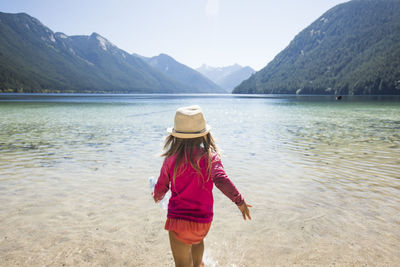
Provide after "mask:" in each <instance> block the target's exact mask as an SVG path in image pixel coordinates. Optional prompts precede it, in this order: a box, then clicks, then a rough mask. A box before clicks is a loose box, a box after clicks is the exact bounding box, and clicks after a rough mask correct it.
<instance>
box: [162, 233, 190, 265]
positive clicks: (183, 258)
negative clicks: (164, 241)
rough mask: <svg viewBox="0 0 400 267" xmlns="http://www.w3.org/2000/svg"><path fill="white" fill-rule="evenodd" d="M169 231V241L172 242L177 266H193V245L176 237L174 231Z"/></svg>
mask: <svg viewBox="0 0 400 267" xmlns="http://www.w3.org/2000/svg"><path fill="white" fill-rule="evenodd" d="M168 232H169V243H170V244H171V250H172V255H173V256H174V261H175V266H176V267H191V266H193V259H192V246H191V245H188V244H185V243H183V242H182V241H180V240H179V239H178V238H176V236H175V234H174V232H172V231H168Z"/></svg>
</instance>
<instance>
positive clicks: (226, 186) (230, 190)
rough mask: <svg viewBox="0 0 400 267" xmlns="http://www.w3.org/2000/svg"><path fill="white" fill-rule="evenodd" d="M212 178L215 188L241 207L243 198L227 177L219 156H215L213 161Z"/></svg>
mask: <svg viewBox="0 0 400 267" xmlns="http://www.w3.org/2000/svg"><path fill="white" fill-rule="evenodd" d="M211 178H212V180H213V182H214V184H215V186H216V187H217V188H218V189H219V190H221V192H222V193H224V195H225V196H227V197H228V198H230V199H231V200H232V201H233V202H234V203H235V204H236V205H237V206H241V205H242V204H243V203H244V199H243V196H242V195H241V194H240V193H239V191H238V190H237V189H236V186H235V185H234V184H233V183H232V181H231V180H230V179H229V178H228V175H226V173H225V170H224V166H223V165H222V162H221V158H220V157H219V156H218V155H214V156H213V159H212V167H211Z"/></svg>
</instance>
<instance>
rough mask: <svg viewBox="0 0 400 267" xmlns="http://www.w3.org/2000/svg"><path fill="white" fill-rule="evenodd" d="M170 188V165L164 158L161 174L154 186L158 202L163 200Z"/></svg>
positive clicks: (154, 196) (155, 197) (154, 193)
mask: <svg viewBox="0 0 400 267" xmlns="http://www.w3.org/2000/svg"><path fill="white" fill-rule="evenodd" d="M168 190H169V175H168V166H167V163H166V160H164V163H163V166H162V167H161V170H160V176H159V177H158V180H157V183H156V185H155V186H154V192H153V198H154V201H155V202H156V203H157V202H158V201H160V200H162V199H163V198H164V196H165V194H166V193H167V192H168Z"/></svg>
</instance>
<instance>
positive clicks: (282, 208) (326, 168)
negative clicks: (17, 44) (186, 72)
mask: <svg viewBox="0 0 400 267" xmlns="http://www.w3.org/2000/svg"><path fill="white" fill-rule="evenodd" d="M192 104H198V105H200V106H201V107H202V109H203V111H204V113H205V116H206V119H207V122H208V124H210V125H211V127H212V130H211V132H212V134H213V135H214V137H215V139H216V142H217V145H218V146H219V148H220V150H221V151H222V162H223V163H224V166H225V170H226V172H227V174H228V175H229V177H230V179H231V180H232V181H233V182H234V183H235V184H236V186H237V188H238V189H239V191H240V192H241V193H242V194H243V195H244V197H245V199H246V201H247V202H248V203H250V204H252V205H253V208H252V209H251V215H252V218H253V220H252V221H244V220H243V218H242V217H241V214H240V213H239V210H238V209H237V208H236V206H235V205H234V204H233V203H232V202H231V201H230V200H229V199H228V198H226V197H225V196H224V195H223V194H222V193H221V192H220V191H219V190H218V189H217V188H215V187H214V197H215V204H214V213H215V215H214V221H213V224H212V226H211V230H210V232H209V234H208V236H207V237H206V239H205V256H204V261H205V263H206V266H270V265H295V264H297V265H308V266H309V265H325V266H326V265H340V266H342V265H344V266H353V265H358V266H360V265H382V266H393V265H397V264H399V262H400V98H399V97H394V96H391V97H390V96H387V97H383V96H372V97H366V96H352V97H350V96H349V97H343V100H341V101H336V100H335V98H334V97H333V96H282V95H271V96H269V95H267V96H257V95H256V96H249V95H0V203H1V205H0V266H15V265H23V266H99V265H100V266H172V265H173V259H172V254H171V252H170V248H169V240H168V234H167V232H166V231H165V230H163V227H164V223H165V219H166V210H164V209H163V208H162V206H161V205H157V204H154V202H153V200H152V198H151V196H150V186H149V177H151V176H155V177H158V174H159V170H160V167H161V164H162V158H161V157H160V156H159V155H160V153H161V148H162V144H163V140H164V138H165V136H166V134H167V132H166V128H167V127H170V126H173V118H174V115H175V110H176V109H177V108H178V107H181V106H187V105H192Z"/></svg>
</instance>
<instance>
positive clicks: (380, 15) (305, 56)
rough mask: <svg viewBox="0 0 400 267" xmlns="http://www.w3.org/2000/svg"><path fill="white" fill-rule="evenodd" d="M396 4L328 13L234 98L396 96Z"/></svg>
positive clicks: (377, 0)
mask: <svg viewBox="0 0 400 267" xmlns="http://www.w3.org/2000/svg"><path fill="white" fill-rule="evenodd" d="M399 14H400V1H398V0H353V1H349V2H346V3H343V4H340V5H337V6H335V7H334V8H332V9H330V10H328V11H327V12H326V13H324V14H323V15H322V16H321V17H320V18H318V19H317V20H316V21H315V22H313V23H312V24H311V25H310V26H308V27H307V28H305V29H304V30H303V31H301V32H300V33H299V34H298V35H297V36H296V37H295V38H294V39H293V40H292V41H291V42H290V44H289V45H288V46H287V47H286V48H285V49H284V50H283V51H281V52H280V53H279V54H278V55H277V56H276V57H275V58H274V59H273V60H272V61H271V62H270V63H269V64H268V65H267V66H266V67H264V68H263V69H262V70H260V71H259V72H257V73H255V74H254V75H253V76H251V77H250V78H249V79H247V80H245V81H243V82H242V83H241V84H240V85H239V86H237V87H236V88H235V90H234V93H261V94H271V93H272V94H286V93H289V94H294V93H297V94H343V95H362V94H400V15H399Z"/></svg>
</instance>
